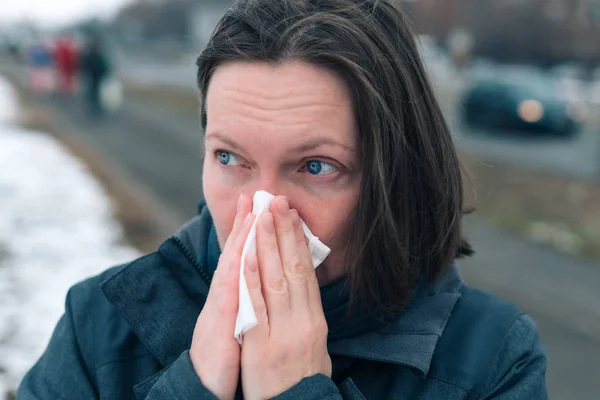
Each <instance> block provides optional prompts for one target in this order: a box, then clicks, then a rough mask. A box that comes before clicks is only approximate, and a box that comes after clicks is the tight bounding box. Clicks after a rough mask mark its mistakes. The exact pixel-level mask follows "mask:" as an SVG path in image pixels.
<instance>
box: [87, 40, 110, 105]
mask: <svg viewBox="0 0 600 400" xmlns="http://www.w3.org/2000/svg"><path fill="white" fill-rule="evenodd" d="M109 74H110V60H109V55H108V52H107V51H106V48H105V46H104V42H103V40H102V38H101V37H100V36H99V35H93V36H91V37H90V38H89V39H88V41H87V43H86V46H85V48H84V50H83V53H82V55H81V76H82V81H83V85H84V90H85V97H86V101H87V105H88V111H89V112H90V114H91V115H92V116H101V115H102V114H103V112H104V107H103V104H102V99H101V89H102V85H103V84H104V82H105V81H106V79H107V78H108V76H109Z"/></svg>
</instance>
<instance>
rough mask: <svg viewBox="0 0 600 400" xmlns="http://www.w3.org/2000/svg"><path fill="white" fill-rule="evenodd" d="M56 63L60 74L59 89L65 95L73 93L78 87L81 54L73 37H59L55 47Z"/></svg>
mask: <svg viewBox="0 0 600 400" xmlns="http://www.w3.org/2000/svg"><path fill="white" fill-rule="evenodd" d="M54 64H55V66H56V72H57V74H58V90H59V92H60V93H61V94H63V95H73V94H74V93H75V90H76V88H77V69H78V66H79V54H78V50H77V47H76V45H75V42H74V40H73V39H71V38H68V37H66V36H63V37H59V38H58V39H57V40H56V45H55V47H54Z"/></svg>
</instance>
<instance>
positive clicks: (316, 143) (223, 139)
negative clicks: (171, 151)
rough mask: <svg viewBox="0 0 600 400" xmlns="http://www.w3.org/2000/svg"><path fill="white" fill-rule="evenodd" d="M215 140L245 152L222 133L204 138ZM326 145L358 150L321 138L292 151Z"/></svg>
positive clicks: (213, 133)
mask: <svg viewBox="0 0 600 400" xmlns="http://www.w3.org/2000/svg"><path fill="white" fill-rule="evenodd" d="M211 137H212V138H215V139H218V140H220V141H221V142H223V143H225V144H227V145H228V146H230V147H231V148H232V149H233V150H236V151H243V150H244V149H243V148H242V147H241V146H240V145H239V144H237V143H236V142H235V141H233V140H231V139H230V138H229V137H227V136H226V135H223V134H222V133H219V132H211V133H209V134H207V135H206V136H205V138H204V140H205V141H206V140H207V139H208V138H211ZM324 145H328V146H339V147H342V148H343V149H344V150H347V151H351V152H355V151H356V149H355V148H354V147H351V146H348V145H346V144H344V143H340V142H338V141H336V140H334V139H331V138H327V137H325V138H319V139H314V140H310V141H308V142H306V143H302V144H301V145H299V146H296V147H294V148H293V149H292V151H297V152H308V151H311V150H314V149H316V148H318V147H320V146H324Z"/></svg>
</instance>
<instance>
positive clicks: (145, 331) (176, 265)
mask: <svg viewBox="0 0 600 400" xmlns="http://www.w3.org/2000/svg"><path fill="white" fill-rule="evenodd" d="M200 217H202V215H201V216H200ZM206 222H207V220H206V218H200V219H197V220H196V221H195V223H194V231H193V232H194V235H193V236H190V237H189V238H188V239H190V240H192V237H193V238H194V239H193V240H197V241H198V242H197V243H204V246H194V247H193V249H194V250H192V251H189V250H188V248H187V246H186V245H185V244H184V241H185V240H187V239H185V238H183V237H182V235H181V234H179V235H178V236H175V237H173V238H171V239H169V240H167V241H166V242H165V243H163V245H162V246H161V247H160V249H159V250H158V252H156V253H153V254H151V255H148V256H146V257H142V258H140V259H138V260H136V261H134V262H132V263H131V264H129V265H128V266H127V267H125V268H124V269H122V270H120V271H119V272H117V273H116V274H115V275H113V276H112V277H110V278H108V279H107V280H106V281H105V282H103V283H102V285H101V287H102V290H103V291H104V294H105V295H106V297H107V298H108V300H109V301H110V302H111V303H112V304H113V305H114V306H115V307H116V309H117V310H118V311H119V312H120V313H121V314H122V315H123V317H124V318H125V319H126V320H127V321H128V323H129V324H130V326H131V328H132V329H133V331H134V332H135V333H136V334H137V336H138V337H139V338H140V339H141V340H142V341H143V342H144V343H145V345H146V346H147V347H148V349H149V350H150V351H151V352H152V353H153V354H154V356H155V357H156V358H157V360H158V361H159V362H160V363H161V364H162V365H163V366H167V365H169V364H171V363H172V362H174V361H175V360H176V359H177V358H178V357H179V355H180V354H181V353H182V352H183V351H184V350H186V349H189V347H190V344H191V340H192V335H193V331H194V327H195V324H196V319H197V318H198V315H199V313H200V310H201V309H202V307H203V305H204V302H205V300H206V295H207V293H208V289H209V285H210V281H209V279H210V278H209V277H207V276H203V275H206V273H204V274H203V273H202V271H203V270H206V268H207V263H208V262H211V263H212V262H216V261H215V258H216V259H217V260H218V254H217V255H215V254H211V248H210V247H209V246H208V244H209V243H211V242H212V247H214V241H215V240H216V234H215V233H214V229H213V227H212V220H210V223H206ZM213 252H214V251H213ZM207 278H208V279H207ZM462 285H463V282H462V279H461V278H460V276H459V273H458V270H457V267H456V266H455V265H452V266H451V267H450V268H449V270H448V272H447V273H446V274H445V275H444V276H443V277H442V278H441V279H440V280H439V281H438V282H437V283H436V284H434V285H429V286H423V287H420V289H419V290H418V291H417V294H416V295H415V297H414V298H413V300H412V301H411V303H410V304H409V306H407V308H406V309H405V311H404V312H403V313H402V314H401V315H399V316H398V317H397V318H396V319H394V320H393V321H392V322H390V323H387V324H380V325H378V326H374V329H372V330H370V331H369V332H366V333H364V332H360V333H358V334H357V335H355V336H352V337H348V336H346V337H341V338H337V337H335V336H330V338H329V339H330V340H329V342H328V348H329V352H330V354H331V355H339V356H348V357H353V358H362V359H369V360H374V361H380V362H387V363H392V364H398V365H404V366H407V367H411V368H414V369H416V370H418V371H419V372H420V373H422V374H423V375H426V374H427V373H428V371H429V366H430V363H431V359H432V357H433V353H434V351H435V347H436V345H437V341H438V339H439V338H440V336H441V335H442V333H443V331H444V328H445V326H446V322H447V321H448V318H449V317H450V315H451V312H452V309H453V308H454V305H455V304H456V301H457V300H458V299H459V298H460V288H461V287H462ZM337 289H339V287H337V288H333V289H331V290H337ZM322 295H323V296H325V295H326V293H322ZM328 322H329V324H330V325H331V324H332V323H333V322H332V321H328ZM333 324H334V323H333ZM330 332H335V326H330Z"/></svg>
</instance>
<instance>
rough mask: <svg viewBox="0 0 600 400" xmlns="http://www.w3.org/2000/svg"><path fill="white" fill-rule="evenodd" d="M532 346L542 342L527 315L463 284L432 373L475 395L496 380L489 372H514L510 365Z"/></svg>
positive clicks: (529, 350)
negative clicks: (475, 392)
mask: <svg viewBox="0 0 600 400" xmlns="http://www.w3.org/2000/svg"><path fill="white" fill-rule="evenodd" d="M533 342H539V339H538V335H537V329H536V327H535V324H534V323H533V321H532V320H531V318H529V316H527V315H526V314H525V313H523V312H522V311H521V310H519V309H518V308H517V307H515V306H514V305H512V304H510V303H508V302H506V301H504V300H502V299H500V298H498V297H496V296H494V295H492V294H490V293H486V292H484V291H481V290H477V289H474V288H471V287H469V286H466V285H465V286H463V287H462V288H461V298H460V299H459V301H458V302H457V303H456V306H455V308H454V310H453V312H452V315H451V316H450V318H449V319H448V322H447V324H446V327H445V328H444V331H443V334H442V336H441V337H440V339H439V341H438V345H437V349H436V354H435V355H434V358H433V360H432V368H431V375H432V376H433V377H434V378H437V379H440V380H443V381H445V382H451V383H453V384H455V385H457V386H460V387H462V388H463V389H465V390H467V391H468V392H473V391H477V390H479V389H480V388H481V387H482V386H484V385H486V384H487V383H489V381H490V380H493V379H494V377H493V376H490V374H500V373H503V372H501V370H510V369H511V367H512V365H511V364H512V363H514V362H517V361H518V360H519V359H521V358H522V357H525V356H527V355H528V354H529V352H531V348H532V346H533ZM499 363H500V364H503V365H499ZM505 372H506V371H505ZM498 378H499V377H498Z"/></svg>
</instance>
